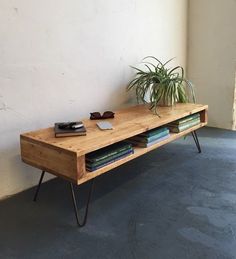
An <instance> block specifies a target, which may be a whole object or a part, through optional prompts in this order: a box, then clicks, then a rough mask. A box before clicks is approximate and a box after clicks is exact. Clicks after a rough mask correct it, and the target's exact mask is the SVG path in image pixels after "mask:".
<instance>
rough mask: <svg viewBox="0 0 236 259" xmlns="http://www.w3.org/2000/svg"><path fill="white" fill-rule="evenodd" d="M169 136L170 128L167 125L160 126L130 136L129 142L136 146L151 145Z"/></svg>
mask: <svg viewBox="0 0 236 259" xmlns="http://www.w3.org/2000/svg"><path fill="white" fill-rule="evenodd" d="M169 136H170V131H169V129H168V128H167V127H160V128H155V129H152V130H149V131H146V132H144V133H142V134H139V135H137V136H134V137H132V138H129V139H128V140H127V142H128V143H131V144H133V145H134V146H139V147H149V146H151V145H154V144H156V143H159V142H161V141H162V140H165V139H167V138H168V137H169Z"/></svg>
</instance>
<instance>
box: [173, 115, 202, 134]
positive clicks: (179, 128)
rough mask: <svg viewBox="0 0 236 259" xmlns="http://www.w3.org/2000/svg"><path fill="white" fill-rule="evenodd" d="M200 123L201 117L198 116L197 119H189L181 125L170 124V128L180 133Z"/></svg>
mask: <svg viewBox="0 0 236 259" xmlns="http://www.w3.org/2000/svg"><path fill="white" fill-rule="evenodd" d="M200 123H201V121H200V118H197V119H194V120H192V121H189V122H188V123H185V124H183V125H179V126H173V125H169V128H170V131H171V132H174V133H179V132H182V131H184V130H186V129H189V128H191V127H193V126H195V125H198V124H200Z"/></svg>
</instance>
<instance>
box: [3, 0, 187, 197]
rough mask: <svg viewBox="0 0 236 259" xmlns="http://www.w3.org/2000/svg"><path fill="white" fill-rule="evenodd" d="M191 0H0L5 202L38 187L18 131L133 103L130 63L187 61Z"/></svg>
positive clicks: (37, 176) (181, 62)
mask: <svg viewBox="0 0 236 259" xmlns="http://www.w3.org/2000/svg"><path fill="white" fill-rule="evenodd" d="M186 17H187V0H167V1H162V0H130V1H127V0H106V1H105V0H87V1H82V0H71V1H66V0H40V1H36V0H21V1H18V0H11V1H9V0H0V38H1V40H0V197H4V196H6V195H10V194H13V193H16V192H19V191H21V190H23V189H26V188H28V187H30V186H33V185H35V184H36V183H37V181H38V179H39V170H37V169H33V168H32V167H30V166H27V165H25V164H23V163H22V162H21V159H20V149H19V134H20V133H21V132H25V131H29V130H35V129H37V128H42V127H48V126H50V125H53V123H54V122H55V121H63V120H75V119H79V118H83V117H88V114H89V112H91V111H98V110H100V111H104V110H110V109H116V108H118V107H121V106H123V105H125V104H127V103H128V102H129V94H127V93H126V89H125V86H126V85H127V82H128V81H129V80H130V79H131V78H132V75H133V72H132V70H131V69H130V67H129V65H137V63H138V62H139V61H140V60H141V58H143V57H144V56H146V55H155V56H156V57H159V58H160V59H163V60H167V59H169V58H171V57H177V58H176V63H180V64H181V65H183V66H185V61H186Z"/></svg>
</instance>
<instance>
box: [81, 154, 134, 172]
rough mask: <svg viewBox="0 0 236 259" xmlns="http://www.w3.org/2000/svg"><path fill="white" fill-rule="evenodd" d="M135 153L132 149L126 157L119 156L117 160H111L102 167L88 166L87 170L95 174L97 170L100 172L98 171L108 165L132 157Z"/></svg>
mask: <svg viewBox="0 0 236 259" xmlns="http://www.w3.org/2000/svg"><path fill="white" fill-rule="evenodd" d="M133 153H134V151H133V149H132V150H130V152H128V153H126V154H125V155H122V156H119V157H117V158H115V159H112V160H110V161H108V162H106V163H104V164H102V165H99V166H89V165H86V170H87V171H89V172H93V171H95V170H98V169H100V168H102V167H104V166H106V165H109V164H112V163H114V162H116V161H118V160H120V159H122V158H125V157H127V156H129V155H131V154H133Z"/></svg>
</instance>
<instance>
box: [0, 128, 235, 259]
mask: <svg viewBox="0 0 236 259" xmlns="http://www.w3.org/2000/svg"><path fill="white" fill-rule="evenodd" d="M198 134H199V140H200V142H201V146H202V151H203V152H202V153H201V154H198V153H197V149H196V146H195V144H194V142H193V139H192V137H191V136H189V137H187V138H186V139H181V140H179V141H176V142H174V143H171V144H168V145H166V146H164V147H162V148H160V149H158V150H155V151H153V152H151V153H149V154H147V155H145V156H143V157H141V158H138V159H136V160H133V161H131V162H129V163H128V164H126V165H123V166H121V167H119V168H117V169H115V170H113V171H111V172H110V173H108V174H106V175H103V176H101V177H99V178H98V179H97V180H96V185H95V190H94V195H93V198H92V201H91V207H90V212H89V218H88V222H87V225H86V226H85V227H84V228H81V229H79V228H77V227H76V222H75V218H74V214H73V213H74V211H73V207H72V201H71V195H70V189H69V185H68V183H67V182H65V181H63V180H60V179H54V180H52V181H49V182H47V183H44V184H43V185H42V188H41V190H40V194H39V200H38V202H37V203H34V202H32V197H33V194H34V192H35V188H32V189H30V190H27V191H25V192H22V193H20V194H18V195H15V196H13V197H11V198H8V199H6V200H3V201H1V202H0V258H4V259H5V258H6V259H7V258H34V259H36V258H82V259H84V258H89V259H92V258H102V259H105V258H109V259H110V258H112V259H113V258H114V259H115V258H120V259H123V258H124V259H126V258H140V259H146V258H147V259H149V258H153V259H159V258H160V259H166V258H168V259H172V258H176V259H185V258H190V259H194V258H200V259H202V258H212V259H213V258H214V259H215V258H219V259H226V258H236V234H235V233H236V132H231V131H225V130H219V129H213V128H206V129H202V130H200V131H199V133H198ZM87 190H88V185H87V184H84V185H83V186H81V187H79V188H78V189H77V191H78V192H77V193H76V194H77V196H78V197H79V198H81V200H82V201H81V203H80V207H83V208H84V204H85V202H84V199H85V197H86V191H87Z"/></svg>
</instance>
